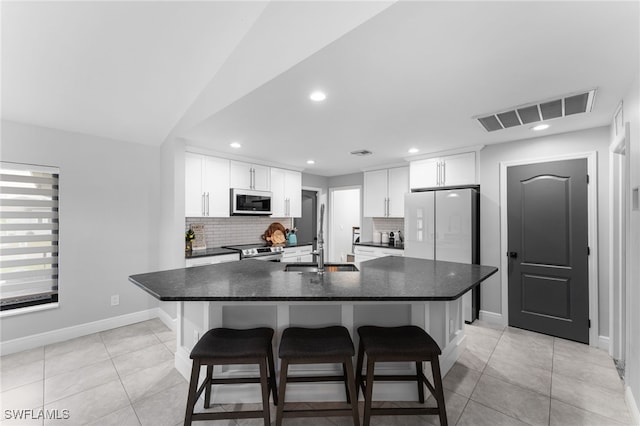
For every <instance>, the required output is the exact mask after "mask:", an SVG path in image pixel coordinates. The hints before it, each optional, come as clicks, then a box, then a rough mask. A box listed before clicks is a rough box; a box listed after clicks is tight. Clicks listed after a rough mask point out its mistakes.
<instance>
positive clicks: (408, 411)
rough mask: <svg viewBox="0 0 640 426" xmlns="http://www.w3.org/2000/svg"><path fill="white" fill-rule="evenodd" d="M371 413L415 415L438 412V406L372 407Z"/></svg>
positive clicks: (379, 414)
mask: <svg viewBox="0 0 640 426" xmlns="http://www.w3.org/2000/svg"><path fill="white" fill-rule="evenodd" d="M371 414H376V415H378V416H415V415H420V414H440V410H439V409H438V407H427V408H421V407H401V408H372V409H371Z"/></svg>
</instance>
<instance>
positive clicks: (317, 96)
mask: <svg viewBox="0 0 640 426" xmlns="http://www.w3.org/2000/svg"><path fill="white" fill-rule="evenodd" d="M309 99H311V100H312V101H315V102H322V101H324V100H325V99H327V95H326V94H325V93H324V92H321V91H319V90H316V91H315V92H312V93H311V94H310V95H309Z"/></svg>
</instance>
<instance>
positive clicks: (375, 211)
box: [363, 169, 387, 217]
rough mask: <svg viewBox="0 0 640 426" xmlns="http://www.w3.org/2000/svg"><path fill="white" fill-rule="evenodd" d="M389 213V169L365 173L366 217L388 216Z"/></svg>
mask: <svg viewBox="0 0 640 426" xmlns="http://www.w3.org/2000/svg"><path fill="white" fill-rule="evenodd" d="M386 215H387V170H386V169H385V170H376V171H373V172H365V173H364V214H363V216H365V217H386Z"/></svg>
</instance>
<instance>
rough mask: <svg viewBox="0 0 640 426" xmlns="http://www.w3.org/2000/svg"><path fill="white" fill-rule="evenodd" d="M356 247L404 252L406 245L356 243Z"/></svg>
mask: <svg viewBox="0 0 640 426" xmlns="http://www.w3.org/2000/svg"><path fill="white" fill-rule="evenodd" d="M355 245H356V246H366V247H377V248H390V249H398V250H404V243H398V244H395V245H389V244H382V243H374V242H372V241H365V242H363V243H356V244H355Z"/></svg>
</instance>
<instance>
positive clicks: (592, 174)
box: [500, 151, 608, 349]
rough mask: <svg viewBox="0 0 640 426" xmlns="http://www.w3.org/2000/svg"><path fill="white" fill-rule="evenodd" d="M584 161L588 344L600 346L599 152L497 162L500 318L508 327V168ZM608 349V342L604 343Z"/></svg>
mask: <svg viewBox="0 0 640 426" xmlns="http://www.w3.org/2000/svg"><path fill="white" fill-rule="evenodd" d="M579 159H586V160H587V173H588V174H589V185H587V196H588V200H587V205H588V210H587V214H588V232H589V235H588V244H589V248H590V250H591V255H590V256H589V259H588V265H589V319H590V320H591V328H590V329H589V345H590V346H598V347H602V344H600V342H599V336H598V330H599V321H598V168H597V167H598V164H597V160H598V153H597V151H589V152H579V153H573V154H559V155H553V156H549V157H540V158H531V159H526V160H512V161H501V162H500V280H501V285H502V301H501V307H502V318H503V321H504V325H506V326H508V325H509V273H508V259H507V256H506V253H507V251H508V235H507V232H508V231H507V167H511V166H524V165H528V164H538V163H548V162H550V161H562V160H579ZM605 348H606V349H608V343H606V342H605Z"/></svg>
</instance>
